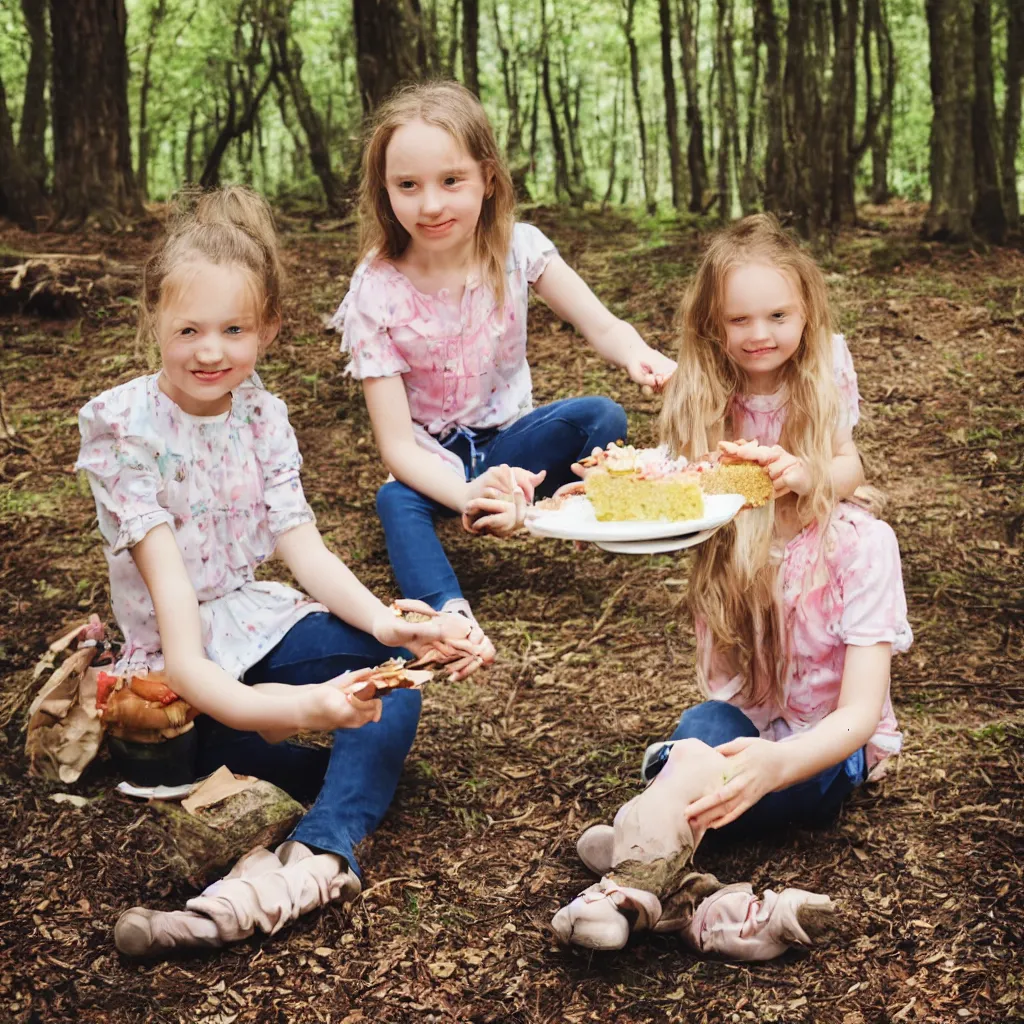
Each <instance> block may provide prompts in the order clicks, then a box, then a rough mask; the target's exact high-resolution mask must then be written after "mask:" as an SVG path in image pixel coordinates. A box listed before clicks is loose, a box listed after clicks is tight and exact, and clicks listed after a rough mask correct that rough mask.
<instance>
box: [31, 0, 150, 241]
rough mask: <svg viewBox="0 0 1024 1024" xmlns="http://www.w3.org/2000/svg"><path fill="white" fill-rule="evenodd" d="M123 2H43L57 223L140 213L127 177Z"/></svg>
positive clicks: (111, 222) (110, 220) (116, 221)
mask: <svg viewBox="0 0 1024 1024" xmlns="http://www.w3.org/2000/svg"><path fill="white" fill-rule="evenodd" d="M127 20H128V17H127V13H126V11H125V7H124V0H50V27H51V31H52V34H53V93H52V96H53V169H54V174H53V192H54V198H55V200H56V205H57V214H58V216H59V217H61V218H62V219H65V220H69V221H75V222H79V223H80V222H81V221H83V220H85V219H86V218H88V217H92V216H96V217H98V218H99V219H100V223H101V224H103V225H104V226H106V227H114V226H120V225H121V223H122V222H123V218H124V216H125V215H139V214H141V213H142V201H141V199H140V197H139V191H138V188H137V187H136V184H135V175H134V174H133V172H132V153H131V141H130V135H129V119H128V57H127V53H126V51H125V29H126V26H127Z"/></svg>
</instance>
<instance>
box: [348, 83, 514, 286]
mask: <svg viewBox="0 0 1024 1024" xmlns="http://www.w3.org/2000/svg"><path fill="white" fill-rule="evenodd" d="M411 121H423V122H424V123H425V124H429V125H433V126H434V127H436V128H443V129H444V130H445V131H446V132H448V134H449V135H451V137H452V138H453V139H454V140H455V141H456V142H457V143H459V145H460V146H462V148H463V149H464V150H465V151H466V152H467V153H468V154H469V155H470V156H471V157H472V158H473V159H474V160H475V161H476V162H477V163H478V164H480V169H481V171H482V172H483V174H484V179H485V181H486V180H487V178H488V176H489V178H490V181H489V189H490V191H489V193H488V194H486V195H485V197H484V201H483V205H482V206H481V208H480V219H479V220H478V221H477V225H476V252H475V254H474V255H475V258H476V259H477V261H478V262H479V264H480V269H481V272H482V276H483V279H484V280H485V281H486V282H487V283H488V284H489V285H490V287H491V289H492V291H493V292H494V296H495V299H496V301H497V304H498V305H499V306H502V305H504V302H505V265H506V262H507V260H508V253H509V249H510V248H511V246H512V226H513V224H514V220H515V206H516V199H515V189H514V187H513V185H512V177H511V175H510V174H509V171H508V168H507V167H506V166H505V161H504V159H503V158H502V156H501V151H500V150H499V148H498V143H497V141H496V139H495V138H494V130H493V129H492V128H491V124H490V122H489V121H488V120H487V115H486V114H485V113H484V108H483V107H482V106H481V105H480V101H479V100H478V99H477V98H476V96H474V95H473V93H471V92H470V91H469V89H467V88H466V87H465V86H462V85H459V84H458V82H424V83H419V84H416V85H408V86H405V87H403V88H401V89H399V90H398V91H397V92H395V93H393V94H392V95H391V96H390V97H389V98H388V99H387V100H386V101H385V102H384V103H383V104H382V105H381V106H380V108H379V109H378V110H377V113H376V115H375V117H374V119H373V121H372V123H371V125H370V129H369V134H368V136H367V140H366V145H365V147H364V149H363V175H362V181H361V182H360V185H359V260H360V262H361V261H362V260H364V259H366V258H367V257H368V256H370V255H376V256H379V257H381V258H382V259H387V260H395V259H398V258H399V257H400V256H401V255H402V253H404V252H405V249H406V246H408V244H409V232H408V231H406V230H405V228H403V227H402V225H401V224H400V223H399V222H398V218H397V217H396V216H395V212H394V210H393V209H392V208H391V199H390V198H389V197H388V190H387V176H386V173H385V168H386V164H387V149H388V145H389V144H390V142H391V138H392V136H393V135H394V134H395V132H396V131H397V129H399V128H400V127H402V125H406V124H409V123H410V122H411Z"/></svg>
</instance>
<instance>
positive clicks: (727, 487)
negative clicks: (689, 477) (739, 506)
mask: <svg viewBox="0 0 1024 1024" xmlns="http://www.w3.org/2000/svg"><path fill="white" fill-rule="evenodd" d="M693 469H694V470H695V471H696V472H697V473H699V474H700V485H701V487H702V488H703V490H704V493H705V494H742V495H743V497H744V498H745V499H746V503H745V504H744V506H743V507H744V508H760V507H761V506H762V505H767V504H768V502H769V501H771V499H772V497H773V496H774V494H775V484H774V483H773V482H772V478H771V477H770V476H769V475H768V471H767V470H766V469H765V468H764V466H762V465H760V464H759V463H757V462H742V461H740V460H738V459H732V458H730V457H729V456H727V455H722V454H720V453H715V454H711V455H705V456H704V458H703V459H701V460H700V462H697V463H694V465H693Z"/></svg>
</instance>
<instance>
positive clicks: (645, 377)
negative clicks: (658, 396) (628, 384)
mask: <svg viewBox="0 0 1024 1024" xmlns="http://www.w3.org/2000/svg"><path fill="white" fill-rule="evenodd" d="M640 344H641V345H643V348H638V349H637V350H636V351H635V353H634V354H631V355H630V357H629V359H628V360H627V362H626V365H625V370H626V373H628V374H629V377H630V379H631V380H632V381H634V382H635V383H637V384H639V385H640V386H641V387H645V388H651V389H652V390H653V391H661V390H662V388H664V387H665V385H666V384H667V383H668V379H669V377H671V376H672V374H673V373H675V370H676V361H675V360H674V359H669V357H668V356H666V355H662V353H660V352H658V351H657V350H656V349H653V348H651V347H650V346H649V345H647V344H645V343H644V342H641V343H640Z"/></svg>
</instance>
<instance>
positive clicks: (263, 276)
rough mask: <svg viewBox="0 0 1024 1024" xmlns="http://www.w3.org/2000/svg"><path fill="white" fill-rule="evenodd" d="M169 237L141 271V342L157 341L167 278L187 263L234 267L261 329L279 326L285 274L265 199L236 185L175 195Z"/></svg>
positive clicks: (139, 333)
mask: <svg viewBox="0 0 1024 1024" xmlns="http://www.w3.org/2000/svg"><path fill="white" fill-rule="evenodd" d="M177 207H178V208H177V210H176V211H175V213H174V215H173V216H172V218H171V220H170V223H169V224H168V228H167V234H166V235H165V236H164V237H163V238H162V239H161V241H160V243H159V244H158V246H157V248H156V249H155V250H154V252H153V253H152V254H151V255H150V257H149V259H147V260H146V263H145V265H144V266H143V268H142V294H141V297H140V300H139V331H138V337H139V340H145V341H150V340H153V339H154V338H155V328H156V317H157V314H158V312H159V310H160V302H161V299H162V298H163V295H164V286H165V284H166V283H167V279H168V277H170V275H172V274H173V273H174V272H175V271H176V270H177V269H178V268H179V267H180V266H182V265H183V264H185V263H187V262H188V261H189V260H195V259H202V260H207V261H208V262H210V263H216V264H234V265H235V266H238V267H240V268H241V269H242V270H243V271H245V273H246V274H247V275H248V276H249V278H250V280H251V283H252V286H253V288H254V290H255V293H256V296H257V299H256V313H257V317H258V319H259V324H260V328H261V329H262V328H264V327H266V326H267V325H268V324H273V323H280V321H281V291H282V286H283V283H284V269H283V267H282V266H281V257H280V255H279V253H278V243H277V229H276V227H275V226H274V215H273V213H272V212H271V209H270V205H269V204H268V203H267V201H266V199H264V198H263V196H261V195H260V194H259V193H257V192H254V191H253V190H252V189H249V188H244V187H242V186H240V185H230V186H227V187H225V188H218V189H214V190H212V191H209V192H203V191H200V190H198V189H186V190H183V191H182V192H180V193H178V196H177Z"/></svg>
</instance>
